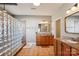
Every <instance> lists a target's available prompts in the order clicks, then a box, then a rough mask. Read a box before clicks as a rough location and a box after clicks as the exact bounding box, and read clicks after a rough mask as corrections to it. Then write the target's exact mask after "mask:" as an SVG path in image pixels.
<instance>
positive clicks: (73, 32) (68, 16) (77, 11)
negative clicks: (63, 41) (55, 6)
mask: <svg viewBox="0 0 79 59" xmlns="http://www.w3.org/2000/svg"><path fill="white" fill-rule="evenodd" d="M78 12H79V11H77V12H75V13H72V14H70V15H68V16H66V17H65V18H64V26H65V27H64V30H65V32H66V33H68V34H79V33H74V32H68V31H67V30H66V18H67V17H69V16H71V15H73V14H76V13H78Z"/></svg>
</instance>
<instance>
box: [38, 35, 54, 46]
mask: <svg viewBox="0 0 79 59" xmlns="http://www.w3.org/2000/svg"><path fill="white" fill-rule="evenodd" d="M52 44H53V37H52V35H40V34H37V35H36V45H37V46H49V45H52Z"/></svg>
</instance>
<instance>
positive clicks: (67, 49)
mask: <svg viewBox="0 0 79 59" xmlns="http://www.w3.org/2000/svg"><path fill="white" fill-rule="evenodd" d="M62 56H70V46H68V45H67V44H65V43H62Z"/></svg>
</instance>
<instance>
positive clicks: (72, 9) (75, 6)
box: [66, 3, 79, 14]
mask: <svg viewBox="0 0 79 59" xmlns="http://www.w3.org/2000/svg"><path fill="white" fill-rule="evenodd" d="M78 6H79V4H78V3H76V4H75V5H74V6H73V7H72V8H70V9H69V10H67V11H66V14H69V13H70V12H71V11H75V10H76V9H77V7H78Z"/></svg>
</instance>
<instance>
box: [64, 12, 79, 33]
mask: <svg viewBox="0 0 79 59" xmlns="http://www.w3.org/2000/svg"><path fill="white" fill-rule="evenodd" d="M65 31H66V32H67V33H79V12H77V13H74V14H72V15H70V16H68V17H66V18H65Z"/></svg>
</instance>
